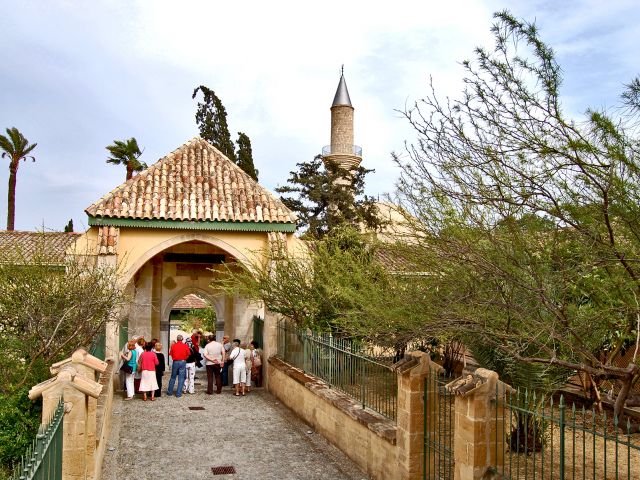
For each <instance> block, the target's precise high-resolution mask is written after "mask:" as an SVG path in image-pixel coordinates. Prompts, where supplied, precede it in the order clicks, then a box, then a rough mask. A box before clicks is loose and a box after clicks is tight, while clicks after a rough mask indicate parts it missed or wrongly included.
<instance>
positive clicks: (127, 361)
mask: <svg viewBox="0 0 640 480" xmlns="http://www.w3.org/2000/svg"><path fill="white" fill-rule="evenodd" d="M127 349H128V352H127V353H126V354H125V353H121V354H120V357H121V358H122V360H123V361H124V363H123V364H122V367H120V370H121V371H123V372H124V384H125V386H126V389H127V397H126V398H125V400H131V399H133V395H134V394H135V392H134V388H133V379H134V375H135V372H136V370H137V369H138V352H137V351H136V341H135V340H129V342H128V343H127Z"/></svg>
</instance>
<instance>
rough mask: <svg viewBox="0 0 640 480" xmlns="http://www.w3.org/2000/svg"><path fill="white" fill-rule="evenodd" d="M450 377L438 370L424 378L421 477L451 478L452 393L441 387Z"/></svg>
mask: <svg viewBox="0 0 640 480" xmlns="http://www.w3.org/2000/svg"><path fill="white" fill-rule="evenodd" d="M452 380H453V378H452V377H448V376H440V375H438V374H435V373H434V374H430V375H427V376H426V377H425V379H424V397H423V400H424V401H423V408H424V412H423V414H424V415H423V422H424V424H423V428H424V430H423V431H424V437H423V446H422V472H423V476H422V478H423V479H435V478H437V479H442V480H448V479H451V480H452V479H453V476H454V458H453V437H454V427H455V409H454V400H455V397H454V394H453V393H451V392H449V391H448V390H446V389H445V385H446V384H447V383H449V382H450V381H452Z"/></svg>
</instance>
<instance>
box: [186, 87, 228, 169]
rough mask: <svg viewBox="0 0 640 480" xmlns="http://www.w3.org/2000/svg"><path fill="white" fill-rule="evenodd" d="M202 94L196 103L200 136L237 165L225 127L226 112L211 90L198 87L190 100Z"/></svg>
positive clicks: (226, 127)
mask: <svg viewBox="0 0 640 480" xmlns="http://www.w3.org/2000/svg"><path fill="white" fill-rule="evenodd" d="M198 91H200V92H202V95H203V97H204V98H203V101H202V102H198V110H197V111H196V124H197V125H198V129H199V130H200V136H201V137H202V138H204V139H205V140H207V141H208V142H209V143H211V144H212V145H213V146H214V147H216V148H217V149H218V150H220V151H221V152H222V153H223V154H224V155H226V157H227V158H228V159H229V160H231V161H232V162H233V163H237V160H236V152H235V148H234V145H233V142H232V141H231V135H230V134H229V127H228V126H227V110H226V109H225V108H224V105H222V102H221V101H220V99H219V98H218V97H217V95H216V94H215V92H214V91H213V90H210V89H209V88H207V87H205V86H204V85H200V86H199V87H197V88H196V89H195V90H194V91H193V95H192V96H191V98H196V95H198Z"/></svg>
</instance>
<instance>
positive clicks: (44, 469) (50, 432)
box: [11, 400, 64, 480]
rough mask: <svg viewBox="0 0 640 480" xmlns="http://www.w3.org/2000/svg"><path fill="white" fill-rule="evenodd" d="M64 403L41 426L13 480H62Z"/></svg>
mask: <svg viewBox="0 0 640 480" xmlns="http://www.w3.org/2000/svg"><path fill="white" fill-rule="evenodd" d="M63 417H64V403H63V402H62V400H60V403H59V404H58V406H57V407H56V410H55V412H54V413H53V416H52V417H51V418H50V419H49V421H48V422H46V423H43V424H42V425H40V428H39V429H38V433H37V435H36V438H35V439H34V440H33V443H32V444H31V445H30V446H29V448H28V449H27V452H26V454H25V455H24V456H23V457H22V459H21V461H20V465H19V466H18V468H17V469H16V470H15V471H14V474H13V476H12V477H11V478H12V480H32V479H34V480H45V479H46V480H61V479H62V418H63Z"/></svg>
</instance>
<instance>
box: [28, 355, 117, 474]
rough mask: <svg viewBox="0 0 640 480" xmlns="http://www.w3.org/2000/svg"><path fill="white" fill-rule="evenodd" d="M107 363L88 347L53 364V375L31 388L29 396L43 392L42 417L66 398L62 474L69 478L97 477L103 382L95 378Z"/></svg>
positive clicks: (49, 415)
mask: <svg viewBox="0 0 640 480" xmlns="http://www.w3.org/2000/svg"><path fill="white" fill-rule="evenodd" d="M106 368H107V364H106V363H105V362H103V361H101V360H99V359H97V358H95V357H93V356H92V355H89V354H88V353H87V352H86V351H85V350H82V349H79V350H76V351H75V352H74V353H73V355H72V356H71V357H70V358H68V359H66V360H63V361H61V362H58V363H55V364H53V365H52V366H51V369H50V370H51V373H52V374H54V375H55V377H54V378H52V379H49V380H46V381H44V382H42V383H39V384H38V385H36V386H34V387H32V388H31V390H29V398H30V399H31V400H35V399H36V398H38V397H40V396H42V400H43V401H42V418H43V421H44V420H45V419H46V418H48V417H51V416H52V413H53V412H54V411H55V408H56V407H57V405H58V403H59V401H60V399H61V398H62V399H63V400H64V408H65V410H64V412H65V413H64V418H63V420H62V421H63V433H62V448H61V454H62V462H61V463H62V474H63V478H65V479H69V480H75V479H77V480H85V479H87V478H89V479H91V478H94V476H95V474H96V472H95V463H94V461H93V454H94V452H95V450H96V405H97V403H96V399H97V398H98V396H99V394H100V392H101V391H102V388H103V386H102V385H101V384H100V383H98V382H96V381H95V372H96V371H99V372H104V371H105V370H106Z"/></svg>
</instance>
